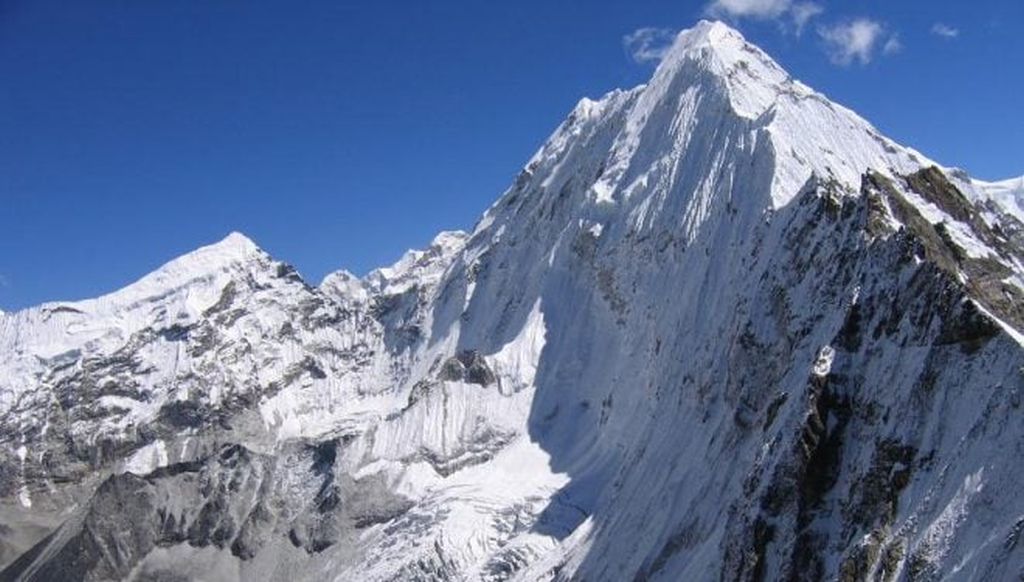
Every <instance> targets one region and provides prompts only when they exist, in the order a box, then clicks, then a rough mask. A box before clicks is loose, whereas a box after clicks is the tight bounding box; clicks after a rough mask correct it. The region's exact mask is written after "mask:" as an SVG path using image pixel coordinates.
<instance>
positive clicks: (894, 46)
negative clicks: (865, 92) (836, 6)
mask: <svg viewBox="0 0 1024 582" xmlns="http://www.w3.org/2000/svg"><path fill="white" fill-rule="evenodd" d="M818 34H819V35H820V36H821V38H822V40H824V41H825V48H826V49H827V50H828V54H829V58H830V59H831V60H832V62H833V63H835V64H837V65H843V66H846V65H849V64H851V63H853V62H859V63H860V64H862V65H866V64H868V63H870V62H871V59H873V58H874V56H875V52H876V51H877V50H878V47H879V45H881V50H882V54H886V55H889V54H893V53H895V52H898V51H899V50H900V49H901V48H903V45H902V44H901V43H900V39H899V37H898V36H897V35H895V34H893V33H890V32H889V31H887V30H886V28H885V27H884V26H882V24H881V23H879V22H877V21H874V20H871V19H869V18H858V19H856V20H851V21H848V22H841V23H839V24H835V25H832V26H822V27H820V28H818Z"/></svg>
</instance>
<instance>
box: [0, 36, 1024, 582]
mask: <svg viewBox="0 0 1024 582" xmlns="http://www.w3.org/2000/svg"><path fill="white" fill-rule="evenodd" d="M979 188H981V189H982V190H984V188H982V187H981V186H977V185H976V183H974V182H971V181H970V179H969V178H968V177H965V176H962V175H960V174H958V173H956V172H953V171H943V170H941V169H939V168H937V167H934V166H933V165H932V164H931V162H929V161H928V160H926V159H925V158H923V157H922V156H920V155H919V154H917V153H915V152H913V151H912V150H910V149H907V148H904V147H902V146H899V145H896V144H894V143H892V142H891V141H889V140H888V139H886V138H884V137H882V136H880V135H878V133H877V132H876V131H875V130H874V129H873V128H871V126H870V125H869V124H867V122H865V121H864V120H862V119H860V118H859V117H857V116H856V115H855V114H853V113H852V112H850V111H848V110H846V109H844V108H842V107H840V106H838V105H835V104H833V103H831V102H829V101H828V100H827V99H825V98H824V97H823V96H821V95H819V94H817V93H814V92H813V91H812V90H811V89H809V88H807V87H806V86H804V85H802V84H800V83H799V82H797V81H794V80H792V79H791V78H790V77H789V76H788V75H787V74H786V73H785V71H783V70H782V69H781V68H780V67H779V66H778V65H777V64H775V63H774V62H773V61H772V60H771V59H770V58H769V57H767V56H766V55H765V54H764V53H763V52H762V51H760V50H759V49H757V48H756V47H753V46H751V45H749V44H748V43H746V42H745V41H744V40H743V38H742V37H741V36H740V35H739V34H738V33H737V32H735V31H733V30H731V29H729V28H728V27H726V26H724V25H722V24H719V23H707V22H703V23H700V24H698V25H697V26H696V27H695V28H693V29H691V30H689V31H685V32H683V33H681V34H680V36H679V38H678V39H677V40H676V43H675V45H674V47H673V48H672V50H671V51H670V53H669V54H668V55H667V56H666V58H665V59H664V61H663V62H662V64H661V65H660V67H659V68H658V70H657V71H656V72H655V74H654V77H653V79H652V80H651V81H650V82H649V83H648V84H646V85H644V86H641V87H637V88H635V89H632V90H629V91H613V92H611V93H609V94H608V95H606V96H604V97H603V98H601V99H599V100H590V99H584V100H581V101H580V102H579V104H578V105H577V106H576V107H575V108H574V110H573V111H572V112H571V114H570V115H569V117H568V119H567V120H566V121H565V122H564V123H563V124H562V125H561V126H560V127H559V128H558V129H557V130H556V131H555V132H554V134H553V135H552V136H551V137H550V138H549V140H548V141H547V142H546V143H545V144H544V146H543V147H542V148H541V149H540V150H539V151H538V152H537V153H536V154H535V155H534V157H533V158H532V159H531V160H530V161H529V163H528V164H527V166H526V168H524V170H523V171H522V172H521V173H520V175H519V176H518V177H517V179H516V181H515V183H514V184H513V185H512V186H511V187H510V188H509V190H508V191H507V192H505V193H504V194H503V195H502V196H501V198H499V200H498V201H497V202H496V203H495V204H494V205H493V206H491V208H489V209H488V210H487V212H486V213H485V214H484V216H483V217H482V218H481V220H480V221H479V223H478V224H477V225H476V227H475V228H474V229H473V232H472V233H471V234H468V235H467V234H464V233H458V232H449V233H442V234H441V235H439V236H438V237H437V238H436V239H435V240H434V241H433V242H432V243H431V245H430V246H429V248H428V249H425V250H423V251H410V252H409V253H407V254H406V255H405V256H404V257H402V258H401V259H400V260H399V261H398V262H397V263H396V264H395V265H393V266H391V267H387V268H382V269H378V270H376V271H374V272H372V273H370V274H369V275H367V276H366V277H364V278H357V277H355V276H353V275H351V274H350V273H347V272H344V271H339V272H337V273H334V274H332V275H329V276H328V277H326V278H325V279H324V281H323V282H322V283H321V285H320V286H319V287H317V288H312V287H309V286H307V285H305V284H304V283H303V282H302V281H301V279H299V278H298V276H297V275H296V274H295V273H294V271H293V270H291V269H290V268H288V267H287V266H286V265H283V264H281V263H277V262H275V261H273V260H272V259H270V258H269V257H267V256H266V255H265V254H264V253H262V251H259V250H258V249H256V248H255V246H254V245H252V244H251V243H250V242H248V241H246V240H244V239H243V238H242V237H240V236H238V235H233V236H231V237H229V238H228V239H227V240H225V241H224V242H222V243H220V244H218V245H214V246H212V247H207V248H205V249H201V250H200V251H197V252H196V253H193V254H191V255H188V256H186V257H183V258H182V259H179V260H177V261H174V262H172V263H170V264H169V265H167V266H165V267H163V268H162V269H160V270H159V271H157V272H156V273H154V274H153V275H151V276H149V277H146V278H145V279H143V280H142V281H140V282H139V283H137V284H135V285H132V286H130V287H128V288H126V289H125V290H122V291H120V292H118V293H115V294H112V295H110V296H107V297H104V298H100V299H97V300H93V301H91V302H89V301H87V302H79V303H75V304H51V305H46V306H42V307H40V308H38V309H35V310H28V311H26V312H19V313H15V314H9V315H7V316H5V317H4V318H3V319H2V320H0V326H2V327H0V348H2V352H0V353H3V354H4V355H5V358H4V359H3V364H0V365H2V366H3V367H2V368H0V372H2V373H0V382H6V383H5V384H0V387H2V390H3V392H2V394H4V396H3V398H4V399H3V400H0V403H3V407H2V408H0V415H2V416H3V421H4V422H3V424H2V425H0V426H2V427H3V428H0V440H2V442H3V443H4V445H5V448H4V449H2V450H0V494H2V495H3V499H4V500H6V501H5V503H4V504H2V505H0V515H2V516H3V517H5V518H6V519H5V522H9V523H16V524H24V527H22V526H21V525H19V527H18V528H15V529H12V530H11V531H12V532H13V533H2V532H0V536H2V537H0V542H2V545H0V550H2V552H3V553H2V554H0V558H2V559H3V560H4V563H9V562H11V561H12V560H13V559H14V557H15V556H16V555H22V554H23V557H22V558H21V559H19V560H18V561H16V562H13V563H12V564H10V565H9V567H8V570H6V571H5V572H4V575H10V576H19V575H20V576H24V577H26V578H28V579H33V577H34V579H46V578H47V577H50V578H52V577H55V576H63V577H69V576H70V577H76V576H77V577H82V578H84V577H86V576H90V577H93V578H100V579H106V578H127V579H153V578H158V577H161V576H167V577H173V576H185V577H189V576H198V575H199V573H202V574H203V575H210V576H214V577H217V578H221V579H226V580H232V579H239V580H241V579H244V580H254V579H272V580H282V579H288V580H296V579H309V580H324V579H336V580H349V579H353V578H359V579H363V580H381V581H383V580H508V579H518V580H567V579H586V580H619V579H637V580H645V579H647V580H650V579H660V580H688V579H713V578H721V579H729V580H733V579H740V580H758V579H783V578H791V579H823V578H840V577H842V578H846V579H876V578H877V579H898V578H900V577H903V578H907V579H910V578H920V577H932V576H941V575H948V576H949V577H952V578H958V577H959V578H963V579H970V578H986V579H993V578H1006V577H1009V576H1011V575H1013V574H1015V573H1018V572H1019V571H1021V568H1022V567H1024V555H1022V551H1021V550H1020V549H1019V548H1021V547H1024V545H1018V543H1017V538H1018V537H1019V535H1020V532H1021V530H1022V526H1021V525H1020V524H1021V521H1020V520H1021V517H1020V516H1022V515H1024V500H1022V499H1017V498H1015V497H1012V496H1007V495H1005V494H1003V493H1001V492H1004V491H1006V490H1008V489H1009V488H1011V487H1012V484H1014V483H1017V482H1019V481H1020V478H1021V477H1022V475H1021V474H1020V473H1021V470H1020V468H1019V467H1018V466H1017V464H1015V463H1006V462H1005V458H1006V451H1014V450H1017V449H1018V448H1019V447H1020V442H1021V435H1022V432H1021V427H1020V423H1019V421H1018V420H1017V418H1018V416H1019V414H1018V413H1019V408H1020V393H1021V391H1022V390H1024V375H1022V372H1021V370H1022V369H1024V354H1022V351H1021V344H1020V342H1019V340H1018V338H1019V337H1021V336H1020V334H1019V333H1018V330H1021V329H1024V307H1022V306H1024V292H1022V283H1024V279H1022V272H1024V269H1022V267H1021V265H1022V264H1024V263H1022V261H1024V251H1022V249H1024V225H1022V224H1021V223H1020V221H1019V220H1017V219H1016V218H1015V217H1014V216H1013V214H1012V213H1011V212H1008V211H1006V210H1005V209H1004V208H1003V207H1002V206H1000V205H999V204H989V202H990V201H991V199H992V198H994V197H993V196H986V195H985V194H984V192H981V191H979V190H978V189H979ZM8 355H9V357H8ZM4 450H6V451H10V452H3V451H4ZM84 499H88V501H87V502H83V501H82V500H84ZM65 512H67V513H65ZM69 514H70V517H69ZM59 524H62V525H60V527H59V529H58V530H57V532H56V533H55V535H53V536H52V537H49V538H46V539H43V538H44V536H46V535H47V534H48V533H50V532H51V531H52V530H53V529H54V528H56V527H57V526H58V525H59ZM40 540H41V541H40ZM37 541H38V542H39V543H38V545H36V546H35V548H34V550H33V551H32V552H28V553H25V552H26V551H27V550H28V549H29V548H30V547H31V546H32V544H34V543H35V542H37Z"/></svg>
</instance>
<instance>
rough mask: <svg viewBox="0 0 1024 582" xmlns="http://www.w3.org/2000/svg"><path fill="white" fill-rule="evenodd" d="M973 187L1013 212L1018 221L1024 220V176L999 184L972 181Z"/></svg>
mask: <svg viewBox="0 0 1024 582" xmlns="http://www.w3.org/2000/svg"><path fill="white" fill-rule="evenodd" d="M971 185H973V186H974V187H975V188H977V189H978V190H980V191H981V192H982V193H983V194H984V195H985V196H987V197H989V198H991V199H992V200H995V201H996V202H997V203H999V204H1000V205H1001V206H1003V207H1004V208H1006V209H1007V210H1008V211H1009V212H1012V213H1013V215H1014V216H1016V217H1017V219H1018V220H1024V176H1021V177H1019V178H1010V179H1009V180H1001V181H999V182H984V181H982V180H971Z"/></svg>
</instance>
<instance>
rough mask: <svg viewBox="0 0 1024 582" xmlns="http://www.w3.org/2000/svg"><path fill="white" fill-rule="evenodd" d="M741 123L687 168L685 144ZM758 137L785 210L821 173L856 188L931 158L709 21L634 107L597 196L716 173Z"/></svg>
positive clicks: (677, 48)
mask: <svg viewBox="0 0 1024 582" xmlns="http://www.w3.org/2000/svg"><path fill="white" fill-rule="evenodd" d="M728 112H731V113H732V115H730V114H728ZM723 114H724V115H723ZM735 125H743V126H744V129H743V132H742V135H738V136H735V137H734V138H733V139H732V140H723V141H721V142H719V143H718V144H716V145H719V146H720V147H722V148H724V149H721V150H716V151H714V152H705V154H706V155H707V156H709V159H703V160H700V162H701V163H702V164H704V165H703V166H702V167H701V170H700V171H699V172H695V171H694V170H695V168H686V167H683V168H681V167H680V166H679V163H680V162H681V161H684V160H685V159H686V157H687V156H686V155H685V153H686V152H703V151H704V148H705V147H706V145H707V144H705V143H701V141H700V140H702V139H710V137H711V136H713V135H714V134H715V133H717V131H718V130H721V129H729V127H730V126H735ZM758 139H760V140H761V141H762V142H767V143H764V144H762V145H761V146H760V147H761V149H762V151H763V152H765V153H764V154H762V155H772V156H774V157H775V163H774V168H772V169H773V171H772V173H771V175H770V179H771V198H772V202H773V205H774V206H775V207H776V208H778V207H781V206H783V205H785V204H787V203H788V202H789V201H790V200H791V199H792V198H793V197H794V196H795V195H796V193H797V192H798V191H799V190H800V188H801V186H803V184H804V183H805V182H806V181H807V179H808V178H809V177H810V175H811V174H812V173H815V174H817V175H818V176H820V177H831V178H835V179H837V180H839V181H840V182H842V183H844V184H847V185H849V186H851V187H853V188H856V187H857V186H858V185H859V183H860V176H861V173H862V172H863V170H864V168H876V169H878V170H879V171H885V172H908V171H913V170H914V169H917V168H919V167H921V166H922V165H929V164H930V162H928V161H927V160H926V159H924V158H923V157H922V156H920V155H919V154H917V153H916V152H914V151H912V150H909V149H907V148H902V147H899V146H897V145H896V144H895V143H893V142H892V141H891V140H889V139H887V138H885V137H883V136H882V135H880V134H879V133H878V132H877V131H876V130H875V129H874V128H873V127H872V126H871V125H870V124H868V123H867V122H866V121H864V120H863V119H862V118H860V117H859V116H858V115H856V114H855V113H853V112H852V111H850V110H848V109H846V108H844V107H841V106H839V105H836V104H834V103H832V102H830V101H829V100H828V99H826V98H825V97H824V96H822V95H820V94H819V93H816V92H814V91H813V90H811V89H810V88H808V87H807V86H806V85H804V84H802V83H800V82H799V81H796V80H794V79H792V78H791V77H790V76H789V75H788V74H787V73H786V72H785V71H784V70H782V68H781V67H779V66H778V64H776V63H775V62H774V61H773V60H772V59H771V58H770V57H768V56H767V55H766V54H765V53H764V52H762V51H761V50H760V49H758V48H757V47H755V46H753V45H751V44H749V43H747V42H746V41H745V40H744V39H743V37H742V36H741V35H740V34H739V33H738V32H736V31H735V30H733V29H731V28H729V27H727V26H726V25H724V24H722V23H719V22H701V23H699V24H698V25H697V26H695V27H694V28H692V29H690V30H687V31H683V32H682V33H680V34H679V36H678V38H677V39H676V41H675V43H674V45H673V46H672V48H671V50H670V51H669V52H668V54H667V55H666V57H665V58H664V60H663V61H662V62H661V64H660V66H659V67H658V69H657V71H656V72H655V73H654V78H653V79H652V80H651V82H650V83H649V84H648V85H647V86H646V87H645V88H644V89H643V91H642V94H641V95H640V96H639V99H638V100H637V103H636V105H635V106H634V107H632V108H631V110H630V112H629V113H628V116H627V119H626V120H625V127H624V130H623V131H622V132H621V133H620V134H619V136H618V137H617V138H616V142H615V144H614V146H613V148H612V151H611V155H610V156H609V159H608V165H607V168H606V172H605V173H604V174H603V176H602V178H601V179H600V180H598V181H597V183H595V185H594V196H595V198H596V199H597V200H598V201H610V200H615V199H618V198H624V199H625V198H629V196H630V193H631V192H633V191H634V190H637V189H645V188H648V187H649V185H653V184H656V183H657V182H658V181H659V180H661V181H665V180H666V178H667V179H671V178H670V177H669V176H671V175H672V174H673V173H678V172H680V171H687V173H694V174H702V175H704V176H706V177H707V178H708V179H709V180H716V181H717V176H718V174H720V173H721V172H723V171H729V168H728V167H726V165H727V164H729V163H731V162H735V159H734V157H733V155H732V151H730V150H736V149H744V148H751V147H753V146H754V144H752V143H749V142H756V141H757V140H758ZM768 151H770V152H771V154H768V153H767V152H768ZM638 152H640V153H642V154H647V155H654V156H657V159H646V158H645V157H643V155H639V156H638Z"/></svg>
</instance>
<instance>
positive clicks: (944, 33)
mask: <svg viewBox="0 0 1024 582" xmlns="http://www.w3.org/2000/svg"><path fill="white" fill-rule="evenodd" d="M932 34H934V35H936V36H941V37H942V38H948V39H953V38H956V37H958V36H960V29H959V28H954V27H952V26H950V25H948V24H944V23H942V22H936V23H935V24H933V25H932Z"/></svg>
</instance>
